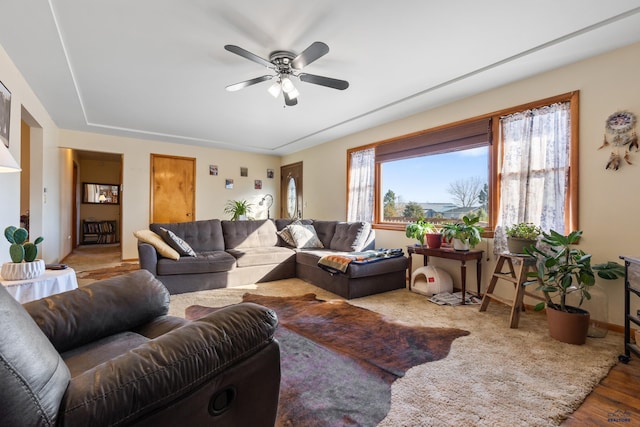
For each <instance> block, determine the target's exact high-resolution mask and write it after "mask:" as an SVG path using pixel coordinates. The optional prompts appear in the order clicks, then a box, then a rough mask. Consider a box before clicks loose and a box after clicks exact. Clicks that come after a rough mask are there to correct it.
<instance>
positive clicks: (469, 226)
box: [443, 215, 484, 251]
mask: <svg viewBox="0 0 640 427" xmlns="http://www.w3.org/2000/svg"><path fill="white" fill-rule="evenodd" d="M479 221H480V217H479V216H476V217H468V216H466V215H465V216H463V217H462V222H453V223H447V224H444V226H443V234H444V236H445V237H446V238H447V239H452V240H453V248H454V249H455V250H457V251H468V250H469V249H470V248H475V247H476V245H477V244H478V243H480V241H481V240H482V237H481V233H482V232H483V231H484V228H483V227H481V226H479V225H477V223H478V222H479Z"/></svg>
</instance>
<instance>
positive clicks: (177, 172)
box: [150, 154, 196, 223]
mask: <svg viewBox="0 0 640 427" xmlns="http://www.w3.org/2000/svg"><path fill="white" fill-rule="evenodd" d="M195 175H196V159H194V158H189V157H176V156H162V155H158V154H152V155H151V219H150V222H163V223H166V222H186V221H195V219H196V218H195V199H196V197H195V193H196V181H195Z"/></svg>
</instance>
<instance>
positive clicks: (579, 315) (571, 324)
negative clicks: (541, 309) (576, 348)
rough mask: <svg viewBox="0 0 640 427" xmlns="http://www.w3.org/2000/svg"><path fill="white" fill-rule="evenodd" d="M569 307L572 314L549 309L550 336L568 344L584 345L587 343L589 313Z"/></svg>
mask: <svg viewBox="0 0 640 427" xmlns="http://www.w3.org/2000/svg"><path fill="white" fill-rule="evenodd" d="M567 307H568V308H569V309H570V310H572V312H566V311H560V310H555V309H553V308H550V307H547V310H546V311H547V323H548V324H549V336H550V337H551V338H553V339H556V340H558V341H560V342H564V343H567V344H576V345H582V344H584V343H585V342H586V341H587V332H588V331H589V318H590V316H589V312H588V311H586V310H583V309H581V308H578V307H571V306H567Z"/></svg>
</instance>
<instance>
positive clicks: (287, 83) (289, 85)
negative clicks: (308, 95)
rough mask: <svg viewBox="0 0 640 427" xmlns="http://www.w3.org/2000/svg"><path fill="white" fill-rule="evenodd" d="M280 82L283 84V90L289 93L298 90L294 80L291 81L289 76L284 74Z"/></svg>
mask: <svg viewBox="0 0 640 427" xmlns="http://www.w3.org/2000/svg"><path fill="white" fill-rule="evenodd" d="M280 83H281V84H282V90H283V91H285V92H287V93H289V92H291V91H294V90H296V87H295V86H294V85H293V82H291V79H290V78H289V77H287V76H282V78H281V79H280Z"/></svg>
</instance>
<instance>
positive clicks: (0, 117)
mask: <svg viewBox="0 0 640 427" xmlns="http://www.w3.org/2000/svg"><path fill="white" fill-rule="evenodd" d="M10 119H11V92H9V89H7V87H6V86H5V85H4V84H2V82H0V139H1V140H2V142H3V143H4V145H5V147H7V148H9V120H10Z"/></svg>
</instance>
